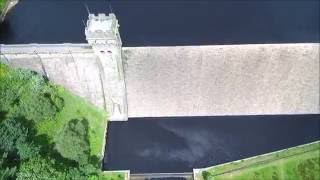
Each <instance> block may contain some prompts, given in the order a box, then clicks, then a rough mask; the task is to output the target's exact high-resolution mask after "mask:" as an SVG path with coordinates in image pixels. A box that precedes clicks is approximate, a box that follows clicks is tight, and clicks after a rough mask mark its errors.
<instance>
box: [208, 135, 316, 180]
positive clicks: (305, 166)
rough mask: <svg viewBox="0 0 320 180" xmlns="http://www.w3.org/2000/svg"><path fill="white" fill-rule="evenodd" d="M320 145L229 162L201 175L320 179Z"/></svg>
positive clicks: (212, 176) (305, 146) (218, 177)
mask: <svg viewBox="0 0 320 180" xmlns="http://www.w3.org/2000/svg"><path fill="white" fill-rule="evenodd" d="M319 164H320V142H319V141H318V142H315V143H311V144H307V145H304V146H298V147H294V148H290V149H287V150H284V151H279V152H275V153H270V154H266V155H261V156H255V157H252V158H248V159H244V160H240V161H235V162H231V163H226V164H222V165H218V166H214V167H212V168H208V169H206V170H205V171H203V172H202V178H203V179H215V180H219V179H243V180H244V179H290V180H294V179H309V180H313V179H314V180H316V179H320V165H319Z"/></svg>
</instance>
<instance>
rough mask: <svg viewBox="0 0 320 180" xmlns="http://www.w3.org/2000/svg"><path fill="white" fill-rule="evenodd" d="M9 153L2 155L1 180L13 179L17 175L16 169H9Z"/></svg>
mask: <svg viewBox="0 0 320 180" xmlns="http://www.w3.org/2000/svg"><path fill="white" fill-rule="evenodd" d="M7 155H8V153H3V154H2V156H1V155H0V179H13V177H14V176H15V174H16V167H8V165H7V164H6V162H5V161H7Z"/></svg>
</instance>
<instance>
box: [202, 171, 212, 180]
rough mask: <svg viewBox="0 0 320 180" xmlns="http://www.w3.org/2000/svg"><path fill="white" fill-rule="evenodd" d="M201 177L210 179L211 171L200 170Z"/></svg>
mask: <svg viewBox="0 0 320 180" xmlns="http://www.w3.org/2000/svg"><path fill="white" fill-rule="evenodd" d="M202 177H203V179H204V180H209V179H211V173H210V172H208V171H202Z"/></svg>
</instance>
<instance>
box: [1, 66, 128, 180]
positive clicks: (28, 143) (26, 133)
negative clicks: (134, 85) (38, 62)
mask: <svg viewBox="0 0 320 180" xmlns="http://www.w3.org/2000/svg"><path fill="white" fill-rule="evenodd" d="M106 124H107V114H106V112H104V111H103V110H101V109H98V108H96V107H94V106H93V105H91V104H89V103H87V102H86V101H85V100H83V99H82V98H80V97H77V96H75V95H73V94H71V93H70V92H69V91H67V90H65V89H64V88H62V87H60V86H57V85H54V84H51V83H50V82H49V81H48V80H46V79H45V78H43V77H42V76H40V75H38V74H37V73H35V72H31V71H27V70H22V69H11V68H9V67H8V66H6V65H4V64H1V63H0V179H77V180H78V179H80V180H81V179H108V178H109V179H121V178H122V177H123V175H121V177H120V176H119V175H116V176H115V175H114V174H109V175H110V176H108V174H107V175H106V174H105V173H103V172H102V171H101V170H100V168H101V167H100V166H101V160H102V154H101V153H102V149H103V147H102V146H103V141H104V133H105V128H106ZM115 177H117V178H115ZM122 179H123V178H122Z"/></svg>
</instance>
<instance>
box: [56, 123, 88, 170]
mask: <svg viewBox="0 0 320 180" xmlns="http://www.w3.org/2000/svg"><path fill="white" fill-rule="evenodd" d="M56 149H57V150H58V151H59V152H60V154H61V155H62V156H63V157H65V158H69V159H72V160H74V161H76V162H78V163H79V164H87V163H88V159H89V153H90V147H89V140H88V123H87V121H86V120H81V121H80V120H78V119H74V120H71V121H69V122H68V124H67V125H66V126H65V127H64V128H63V129H62V130H61V132H60V133H59V136H58V137H57V139H56Z"/></svg>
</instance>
